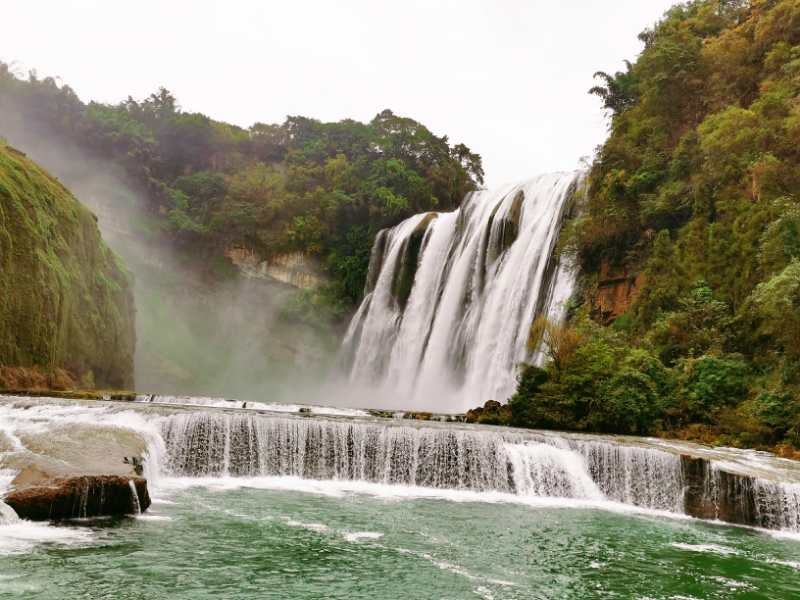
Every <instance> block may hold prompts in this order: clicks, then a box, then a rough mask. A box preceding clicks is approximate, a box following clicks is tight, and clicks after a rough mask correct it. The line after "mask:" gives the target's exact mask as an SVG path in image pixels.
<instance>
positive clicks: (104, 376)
mask: <svg viewBox="0 0 800 600" xmlns="http://www.w3.org/2000/svg"><path fill="white" fill-rule="evenodd" d="M133 320H134V309H133V296H132V293H131V282H130V280H129V276H128V274H127V271H126V270H125V268H124V267H123V266H122V265H121V263H120V262H119V260H118V259H117V257H116V256H115V255H114V254H113V253H112V252H111V250H109V249H108V247H107V246H106V245H105V244H104V243H103V241H102V239H101V238H100V232H99V230H98V228H97V223H96V220H95V217H94V215H92V213H90V212H89V211H88V210H87V209H86V208H84V207H83V206H82V205H81V204H80V203H79V202H78V201H77V200H76V199H75V198H74V197H73V196H72V195H71V194H70V193H69V192H68V191H67V190H66V189H65V188H64V187H63V186H62V185H61V184H60V183H59V182H58V181H56V180H55V179H53V178H52V177H51V176H49V175H48V174H47V173H45V172H44V171H43V170H41V169H40V168H39V167H38V166H36V165H35V164H34V163H33V162H32V161H30V160H28V159H27V158H26V157H25V155H23V154H22V153H20V152H18V151H17V150H15V149H14V148H11V147H9V146H7V145H5V144H2V143H0V381H2V382H4V383H5V384H6V385H8V386H10V387H17V386H24V387H29V386H32V387H37V386H39V387H65V386H67V385H71V384H73V383H74V382H75V380H74V379H73V377H74V378H76V379H77V380H78V382H79V383H80V385H82V386H83V387H89V388H90V387H94V386H109V387H115V388H125V387H130V386H132V384H133V352H134V345H135V343H134V342H135V340H134V326H133Z"/></svg>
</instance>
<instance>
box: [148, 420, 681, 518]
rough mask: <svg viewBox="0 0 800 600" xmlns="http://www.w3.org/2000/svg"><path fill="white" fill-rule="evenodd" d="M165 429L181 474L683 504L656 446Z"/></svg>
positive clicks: (363, 426) (245, 424) (437, 434)
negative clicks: (292, 478)
mask: <svg viewBox="0 0 800 600" xmlns="http://www.w3.org/2000/svg"><path fill="white" fill-rule="evenodd" d="M161 429H162V433H163V437H164V441H165V444H166V450H167V452H166V456H167V461H166V464H165V465H164V470H165V471H166V472H167V473H168V474H171V475H177V476H190V477H208V476H215V477H222V476H246V477H256V476H262V477H263V476H294V477H301V478H306V479H318V480H347V481H368V482H375V483H383V484H392V485H407V486H420V487H429V488H437V489H456V490H458V489H463V490H475V491H493V492H505V493H511V494H516V495H518V496H530V497H550V498H574V499H583V500H595V501H600V500H604V499H612V500H618V501H620V502H624V503H627V504H631V505H635V506H641V507H645V508H654V509H659V510H671V511H673V512H680V509H681V508H682V506H681V503H680V501H679V500H678V499H679V498H680V497H682V493H683V480H682V477H681V461H680V459H679V458H678V457H676V456H673V455H671V454H668V453H666V452H662V451H660V450H653V449H649V448H636V447H629V448H623V449H619V448H617V447H616V446H615V445H613V444H611V443H602V442H594V443H580V442H577V443H576V442H572V443H571V442H570V441H568V440H566V439H564V438H561V437H558V436H536V435H530V434H529V435H525V434H517V433H514V432H511V431H502V432H501V433H497V432H494V431H483V430H472V429H458V428H454V427H445V426H442V427H433V426H426V427H419V428H418V427H412V426H405V425H399V424H392V425H386V424H382V423H377V422H367V423H363V422H351V421H332V420H330V421H329V420H322V419H302V420H301V419H291V418H288V419H287V418H278V417H265V416H251V415H241V414H240V415H224V414H216V413H187V414H180V415H174V416H171V417H168V418H166V419H164V420H163V421H162V423H161ZM604 446H605V447H607V448H606V449H605V450H602V448H603V447H604ZM618 450H619V451H618Z"/></svg>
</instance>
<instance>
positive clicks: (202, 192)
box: [0, 63, 483, 318]
mask: <svg viewBox="0 0 800 600" xmlns="http://www.w3.org/2000/svg"><path fill="white" fill-rule="evenodd" d="M12 107H13V110H12ZM0 112H2V113H3V114H4V116H5V118H17V119H20V120H22V121H24V123H25V127H26V128H29V129H30V128H34V129H37V130H38V131H39V132H40V134H41V135H43V136H58V137H59V138H62V139H67V140H69V142H70V143H74V144H77V145H78V147H80V148H81V149H82V150H83V151H85V152H89V153H92V154H94V155H96V156H98V157H102V158H103V159H109V158H110V159H112V160H113V161H114V162H115V163H117V164H119V165H120V166H122V167H123V168H124V170H125V172H126V173H127V174H128V176H129V177H130V178H131V180H132V181H133V182H135V183H136V184H137V186H138V187H139V188H141V189H143V190H144V191H145V195H146V199H147V204H148V211H149V213H150V215H152V219H151V224H148V227H150V228H151V229H156V230H157V231H156V233H157V234H159V235H161V234H163V235H164V236H166V237H167V238H168V239H169V240H170V241H171V243H173V244H174V246H175V247H176V248H177V249H178V250H179V251H180V252H182V253H183V255H184V256H185V257H188V258H189V259H191V258H195V259H201V260H198V261H197V262H198V264H199V263H202V264H204V265H212V266H216V267H218V268H217V272H216V273H211V275H212V276H219V275H220V274H222V273H224V272H225V268H224V266H225V265H224V264H220V261H221V260H224V259H223V252H224V250H225V249H226V248H229V247H244V248H247V249H248V250H252V251H255V252H256V253H257V254H258V255H260V256H262V257H263V258H267V257H269V256H271V255H274V254H277V253H282V252H289V251H301V252H304V253H307V254H309V255H311V256H314V257H316V258H317V259H319V260H320V261H321V262H322V264H323V266H324V268H325V269H326V270H327V271H328V273H329V274H330V275H331V281H332V282H333V283H331V284H330V285H329V286H328V287H326V288H324V289H322V290H318V291H317V292H315V293H314V294H313V297H310V296H309V297H306V298H305V300H304V302H306V306H305V307H302V306H301V307H299V309H298V310H299V311H300V312H302V310H306V311H308V312H310V313H311V312H314V313H317V312H319V311H323V312H326V314H328V315H329V316H331V317H333V318H336V317H337V316H341V315H344V314H345V313H346V312H347V311H348V310H349V308H350V306H351V305H352V304H354V303H355V302H357V301H358V300H359V299H360V297H361V294H362V292H363V288H364V282H365V278H366V271H367V267H368V263H369V252H370V248H371V245H372V241H373V239H374V236H375V234H376V233H377V232H378V231H379V230H380V229H381V228H383V227H386V226H390V225H394V224H396V223H397V222H399V221H400V220H402V219H404V218H406V217H408V216H411V215H412V214H415V213H418V212H423V211H427V210H432V209H445V210H447V209H451V208H453V207H455V206H457V205H458V204H459V203H460V202H461V199H462V198H463V197H464V195H465V194H466V193H467V192H468V191H470V190H473V189H475V188H476V187H477V186H479V185H480V184H482V182H483V170H482V166H481V158H480V156H478V155H477V154H475V153H473V152H472V151H470V149H469V148H467V147H466V146H465V145H463V144H450V142H449V140H448V139H447V137H437V136H436V135H434V134H433V133H431V132H430V131H429V130H428V129H427V128H426V127H424V126H423V125H421V124H420V123H417V122H416V121H414V120H412V119H409V118H403V117H400V116H397V115H395V114H394V113H392V112H391V111H389V110H384V111H382V112H381V113H379V114H378V115H377V116H376V117H375V118H374V119H373V120H372V121H370V122H369V123H366V124H365V123H359V122H356V121H353V120H344V121H341V122H338V123H322V122H319V121H316V120H314V119H310V118H306V117H299V116H290V117H288V118H287V119H286V120H285V122H284V123H283V124H280V125H270V124H264V123H256V124H255V125H253V126H252V127H250V128H249V129H243V128H241V127H237V126H234V125H229V124H227V123H222V122H219V121H214V120H212V119H210V118H209V117H207V116H205V115H203V114H199V113H189V112H185V111H183V110H181V108H180V107H179V105H178V103H177V100H176V98H175V97H174V96H173V95H172V94H171V93H170V92H169V91H167V90H166V89H163V88H162V89H160V90H159V91H158V92H157V93H154V94H152V95H151V96H150V97H148V98H145V99H144V100H141V101H137V100H134V99H132V98H128V99H127V100H126V101H124V102H121V103H119V104H116V105H107V104H99V103H96V102H90V103H88V104H86V103H84V102H82V101H81V100H80V99H79V98H78V96H77V95H76V94H75V92H74V91H73V90H72V89H71V88H70V87H69V86H67V85H59V83H58V82H56V80H55V79H53V78H38V77H37V76H36V74H35V73H30V74H28V76H27V77H20V76H18V74H16V73H14V72H13V69H12V68H11V67H10V66H9V65H7V64H1V63H0ZM301 304H302V303H301Z"/></svg>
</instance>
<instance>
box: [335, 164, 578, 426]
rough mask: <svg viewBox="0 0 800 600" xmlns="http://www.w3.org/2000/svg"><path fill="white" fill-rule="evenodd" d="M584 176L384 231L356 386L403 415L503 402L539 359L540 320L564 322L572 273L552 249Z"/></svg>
mask: <svg viewBox="0 0 800 600" xmlns="http://www.w3.org/2000/svg"><path fill="white" fill-rule="evenodd" d="M582 178H583V174H582V173H581V172H575V173H562V174H553V175H544V176H540V177H537V178H535V179H532V180H530V181H527V182H525V183H522V184H517V185H510V186H506V187H503V188H501V189H499V190H496V191H480V192H474V193H472V194H470V195H469V196H468V197H467V198H466V199H465V200H464V203H463V204H462V206H461V207H460V208H459V209H458V210H456V211H454V212H451V213H426V214H420V215H416V216H414V217H411V218H410V219H408V220H406V221H404V222H403V223H401V224H400V225H398V226H396V227H394V228H392V229H389V230H384V231H382V232H381V233H380V234H379V235H378V237H377V239H376V241H375V244H374V246H373V249H372V256H371V259H370V268H369V275H368V278H367V289H366V296H365V298H364V301H363V303H362V304H361V306H360V308H359V310H358V312H357V313H356V315H355V316H354V317H353V320H352V322H351V324H350V327H349V330H348V332H347V335H346V337H345V341H344V349H345V354H346V355H347V356H348V358H349V360H350V362H349V367H350V380H351V382H352V383H354V384H356V385H359V384H360V385H364V386H370V387H371V388H376V389H377V391H376V392H375V396H377V397H380V399H381V400H382V401H385V402H389V403H390V404H394V405H396V406H397V407H402V408H408V409H411V408H415V409H426V410H438V411H451V410H454V411H463V410H466V409H468V408H472V407H473V406H476V405H478V404H483V403H484V402H485V401H486V400H490V399H493V400H499V401H505V400H506V399H507V398H508V397H509V396H510V395H511V394H512V393H513V391H514V386H515V378H516V369H517V365H518V364H519V363H521V362H528V361H532V360H536V358H537V357H536V356H532V352H531V351H530V349H529V348H528V344H527V342H528V332H529V329H530V326H531V323H532V322H533V320H534V318H535V317H536V316H537V315H541V314H545V315H548V316H550V317H551V318H553V319H556V320H558V319H559V318H561V316H562V315H563V310H564V304H565V303H566V301H567V300H568V298H569V296H570V295H571V293H572V289H573V282H574V275H573V273H572V270H571V268H570V265H569V264H567V262H568V261H559V260H558V258H557V256H556V253H555V248H556V244H557V242H558V236H559V232H560V229H561V224H562V220H563V218H564V215H565V214H566V213H567V211H568V210H569V208H570V205H571V202H570V201H571V199H572V198H573V197H574V196H575V192H576V190H577V189H578V188H579V186H580V185H581V181H582Z"/></svg>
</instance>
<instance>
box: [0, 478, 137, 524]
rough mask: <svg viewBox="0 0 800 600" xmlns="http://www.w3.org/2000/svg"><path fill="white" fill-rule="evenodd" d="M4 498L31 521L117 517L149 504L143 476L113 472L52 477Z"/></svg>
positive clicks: (15, 491) (23, 516)
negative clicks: (122, 475)
mask: <svg viewBox="0 0 800 600" xmlns="http://www.w3.org/2000/svg"><path fill="white" fill-rule="evenodd" d="M131 482H133V487H134V488H135V489H136V498H134V495H133V489H132V486H131ZM4 500H5V502H6V504H8V505H9V506H10V507H11V508H13V509H14V510H15V511H16V513H17V514H18V515H19V516H20V518H23V519H29V520H31V521H49V520H59V519H74V518H82V517H99V516H120V515H126V514H133V513H136V512H137V510H141V511H145V510H147V508H148V507H149V506H150V495H149V494H148V491H147V480H146V479H144V478H143V477H133V478H131V477H119V476H116V475H94V476H80V477H64V478H59V479H52V480H49V481H46V482H40V483H37V484H34V485H29V486H26V487H22V488H17V489H15V490H14V491H12V492H11V493H9V494H8V495H7V496H6V497H5V499H4ZM137 500H138V507H137Z"/></svg>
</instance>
